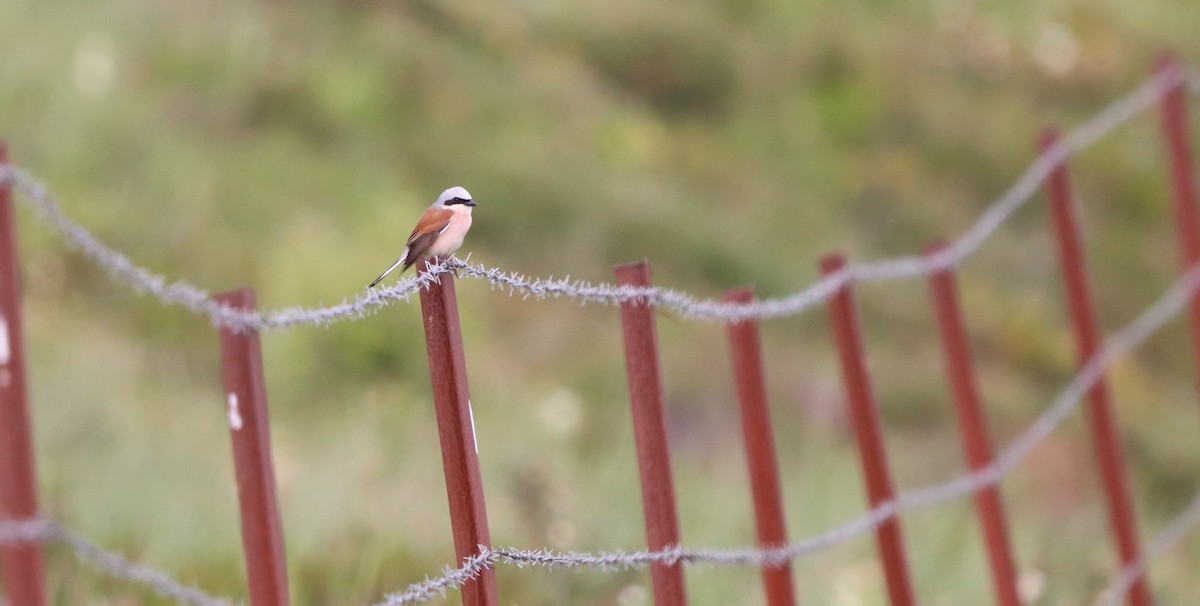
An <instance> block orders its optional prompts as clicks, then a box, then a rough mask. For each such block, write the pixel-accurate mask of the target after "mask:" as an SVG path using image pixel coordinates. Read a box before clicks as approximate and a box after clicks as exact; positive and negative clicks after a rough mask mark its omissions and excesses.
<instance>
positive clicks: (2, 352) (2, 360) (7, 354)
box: [0, 314, 12, 364]
mask: <svg viewBox="0 0 1200 606" xmlns="http://www.w3.org/2000/svg"><path fill="white" fill-rule="evenodd" d="M10 359H12V346H11V345H10V344H9V342H8V318H6V317H4V315H3V314H0V364H8V361H9V360H10Z"/></svg>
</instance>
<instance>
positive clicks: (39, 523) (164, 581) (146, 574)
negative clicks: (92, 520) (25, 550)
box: [0, 519, 232, 606]
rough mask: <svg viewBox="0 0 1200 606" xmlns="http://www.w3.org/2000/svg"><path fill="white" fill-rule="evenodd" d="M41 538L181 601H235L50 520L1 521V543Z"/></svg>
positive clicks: (208, 604) (196, 605)
mask: <svg viewBox="0 0 1200 606" xmlns="http://www.w3.org/2000/svg"><path fill="white" fill-rule="evenodd" d="M29 542H40V543H42V544H46V545H49V544H54V543H61V544H62V545H65V546H66V547H67V548H69V549H70V550H71V553H72V554H73V555H74V556H75V558H76V559H77V560H79V561H81V562H83V563H85V564H87V565H89V566H91V567H92V568H95V569H96V570H98V571H100V572H102V573H105V574H107V575H108V576H110V577H113V578H117V579H121V580H125V581H129V582H131V583H135V584H137V585H142V586H144V587H147V588H149V589H151V590H153V591H154V592H155V593H156V594H158V595H160V596H162V597H165V598H172V599H174V600H175V601H176V602H178V603H180V604H190V605H192V606H230V605H231V604H232V602H231V601H229V600H226V599H223V598H215V597H213V596H210V595H208V594H207V593H204V592H203V591H200V590H199V589H196V588H194V587H188V586H185V585H183V584H182V583H180V582H178V581H176V580H175V579H173V578H171V577H170V576H169V575H167V574H166V573H164V572H160V571H158V570H155V569H153V568H149V567H147V566H143V565H141V564H138V563H136V562H131V561H129V560H128V559H126V558H125V557H123V556H121V555H120V554H118V553H116V552H112V551H108V550H106V549H104V548H102V547H99V546H97V545H96V544H94V543H92V542H91V541H89V540H87V538H86V537H84V536H83V535H81V534H79V533H78V532H75V531H73V530H69V529H67V528H64V527H62V526H60V525H59V524H56V523H54V522H52V521H50V520H45V519H36V520H21V521H2V522H0V545H3V544H8V543H29Z"/></svg>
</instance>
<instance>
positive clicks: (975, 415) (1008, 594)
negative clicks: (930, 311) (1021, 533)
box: [925, 243, 1021, 606]
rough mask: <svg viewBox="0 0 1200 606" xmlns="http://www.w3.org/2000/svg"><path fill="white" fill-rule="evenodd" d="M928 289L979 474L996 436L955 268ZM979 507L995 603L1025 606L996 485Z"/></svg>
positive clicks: (934, 248)
mask: <svg viewBox="0 0 1200 606" xmlns="http://www.w3.org/2000/svg"><path fill="white" fill-rule="evenodd" d="M945 248H946V247H945V245H944V244H942V243H937V244H931V245H929V246H927V247H926V248H925V254H926V255H927V256H931V255H934V254H937V253H939V252H941V251H943V250H945ZM929 285H930V289H931V291H932V293H933V307H934V315H936V316H937V323H938V332H939V333H940V334H941V338H942V352H943V353H944V354H945V359H946V371H947V375H948V377H949V379H950V386H951V389H952V390H953V392H954V405H955V409H956V410H957V412H958V425H959V431H960V433H962V438H963V449H964V450H965V451H966V455H967V463H968V464H969V465H970V467H971V471H975V472H978V471H980V470H982V469H985V468H987V467H988V466H989V465H991V464H992V444H991V438H989V437H988V430H987V419H986V417H985V416H984V412H983V404H982V402H981V399H980V397H979V388H978V386H977V385H976V382H975V367H974V364H973V363H972V361H971V345H970V341H969V339H968V338H967V330H966V327H965V325H964V324H965V323H964V322H963V314H962V308H961V307H960V305H959V301H958V289H957V287H956V285H955V281H954V272H953V270H950V269H942V270H938V271H935V272H934V273H933V274H932V275H930V277H929ZM975 507H976V509H977V510H978V511H979V522H980V524H981V525H982V526H983V538H984V542H985V544H986V546H987V554H988V561H989V562H990V564H991V567H992V583H993V585H994V587H995V590H996V603H997V604H1000V606H1021V599H1020V597H1018V595H1017V573H1016V570H1015V569H1014V567H1013V557H1012V547H1011V546H1010V544H1009V541H1008V528H1007V526H1006V522H1005V518H1004V505H1003V503H1002V502H1001V501H1000V490H999V488H998V487H996V486H994V485H993V486H987V487H985V488H982V489H980V490H979V492H977V493H975Z"/></svg>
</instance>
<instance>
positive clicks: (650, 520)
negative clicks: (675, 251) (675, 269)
mask: <svg viewBox="0 0 1200 606" xmlns="http://www.w3.org/2000/svg"><path fill="white" fill-rule="evenodd" d="M616 273H617V284H620V285H622V286H634V287H638V288H649V287H650V264H649V263H648V262H647V261H645V260H642V261H640V262H637V263H626V264H624V265H618V266H617V267H616ZM621 330H622V335H623V338H624V342H625V372H626V375H627V376H628V377H629V401H630V404H631V405H632V407H633V433H634V439H635V441H636V442H637V455H638V472H639V475H640V476H641V481H642V511H643V513H644V514H645V516H646V538H647V542H648V543H649V546H650V549H652V550H656V551H657V550H662V549H666V548H668V547H675V546H678V545H679V520H678V519H677V518H676V513H675V511H676V510H675V484H674V482H673V481H672V480H671V453H670V450H669V449H668V448H667V426H666V414H665V413H664V411H663V390H662V381H661V379H660V377H659V365H658V335H657V334H656V333H655V329H654V308H653V307H651V306H650V305H648V304H646V303H645V302H642V301H625V302H623V303H621ZM650 578H651V581H652V582H653V584H654V603H655V604H657V605H658V606H684V605H685V604H687V595H686V593H685V588H684V582H683V567H682V565H681V564H680V563H678V562H675V563H667V562H656V563H654V564H652V565H651V566H650Z"/></svg>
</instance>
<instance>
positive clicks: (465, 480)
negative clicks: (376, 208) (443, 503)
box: [421, 259, 500, 606]
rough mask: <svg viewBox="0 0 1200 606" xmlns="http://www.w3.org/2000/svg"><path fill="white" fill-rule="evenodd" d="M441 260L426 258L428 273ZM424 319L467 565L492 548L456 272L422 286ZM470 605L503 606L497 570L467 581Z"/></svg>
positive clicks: (457, 542) (457, 535)
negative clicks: (464, 346)
mask: <svg viewBox="0 0 1200 606" xmlns="http://www.w3.org/2000/svg"><path fill="white" fill-rule="evenodd" d="M436 262H437V260H436V259H426V260H425V261H424V263H423V264H422V267H423V270H422V271H429V269H430V267H431V266H432V265H433V264H435V263H436ZM421 317H422V318H423V320H424V322H422V324H424V326H425V348H426V351H427V352H428V354H429V380H430V382H431V383H432V386H433V404H434V407H435V409H436V413H437V424H438V439H439V440H440V442H441V445H442V468H443V470H444V472H445V476H446V496H447V497H448V498H449V500H450V526H451V531H452V532H453V534H454V552H455V555H456V557H457V558H458V562H459V564H460V565H461V564H462V563H463V561H464V560H466V559H467V558H469V557H471V556H475V555H478V554H479V546H480V545H483V546H485V547H490V546H491V544H492V542H491V537H490V536H489V534H488V522H487V509H486V507H485V506H484V500H483V480H482V479H481V477H480V474H479V444H478V442H477V441H476V436H475V416H474V413H473V412H472V411H471V393H470V391H469V389H468V385H467V363H466V359H465V358H464V356H463V344H462V327H461V326H460V324H459V321H458V300H457V298H456V297H455V293H454V275H453V274H449V273H447V274H442V275H441V276H439V277H438V280H437V281H435V282H433V283H431V284H429V286H428V287H427V288H423V289H421ZM462 601H463V605H464V606H495V605H496V604H499V602H500V599H499V597H498V593H497V589H496V571H494V570H492V569H491V568H485V569H483V570H482V571H481V572H480V573H479V576H478V577H477V578H475V579H473V580H470V581H467V582H466V583H463V586H462Z"/></svg>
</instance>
